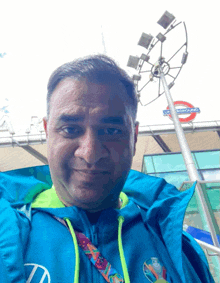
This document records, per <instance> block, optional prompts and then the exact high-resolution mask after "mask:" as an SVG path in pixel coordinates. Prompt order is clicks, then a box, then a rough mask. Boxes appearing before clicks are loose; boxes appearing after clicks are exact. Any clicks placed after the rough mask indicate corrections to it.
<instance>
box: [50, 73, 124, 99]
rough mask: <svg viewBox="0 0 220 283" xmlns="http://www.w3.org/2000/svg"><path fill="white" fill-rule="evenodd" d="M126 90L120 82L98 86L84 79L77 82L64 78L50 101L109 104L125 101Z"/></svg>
mask: <svg viewBox="0 0 220 283" xmlns="http://www.w3.org/2000/svg"><path fill="white" fill-rule="evenodd" d="M126 96H127V93H126V89H125V87H124V86H123V84H122V83H121V82H119V81H118V82H112V83H109V84H99V83H95V82H90V81H87V80H86V79H80V80H77V79H75V78H70V77H69V78H66V79H64V80H62V81H61V82H60V83H59V84H58V85H57V87H56V89H55V90H54V92H53V94H52V100H60V99H62V98H63V99H62V101H64V98H65V99H66V100H71V101H76V102H78V103H81V104H82V103H83V104H85V103H92V104H99V103H100V104H110V103H111V102H113V101H114V103H115V102H116V101H117V100H121V101H122V100H123V101H122V103H124V102H125V101H126V100H127V97H126Z"/></svg>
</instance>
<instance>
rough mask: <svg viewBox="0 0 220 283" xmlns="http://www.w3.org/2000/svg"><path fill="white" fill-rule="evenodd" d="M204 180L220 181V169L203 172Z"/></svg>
mask: <svg viewBox="0 0 220 283" xmlns="http://www.w3.org/2000/svg"><path fill="white" fill-rule="evenodd" d="M201 173H202V176H203V179H204V180H213V181H214V180H220V169H212V170H201Z"/></svg>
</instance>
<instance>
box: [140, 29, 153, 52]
mask: <svg viewBox="0 0 220 283" xmlns="http://www.w3.org/2000/svg"><path fill="white" fill-rule="evenodd" d="M152 39H153V36H152V35H151V34H146V33H144V32H143V33H142V35H141V38H140V39H139V42H138V45H140V46H143V47H145V48H148V47H149V45H150V43H151V41H152Z"/></svg>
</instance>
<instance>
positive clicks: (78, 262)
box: [64, 218, 80, 283]
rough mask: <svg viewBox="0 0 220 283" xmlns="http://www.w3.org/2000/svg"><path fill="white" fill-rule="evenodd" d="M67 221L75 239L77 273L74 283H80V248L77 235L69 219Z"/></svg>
mask: <svg viewBox="0 0 220 283" xmlns="http://www.w3.org/2000/svg"><path fill="white" fill-rule="evenodd" d="M64 220H65V221H66V223H67V225H68V228H69V230H70V233H71V235H72V238H73V244H74V248H75V273H74V281H73V282H74V283H79V264H80V259H79V247H78V243H77V239H76V234H75V232H74V229H73V226H72V224H71V222H70V220H69V219H68V218H64Z"/></svg>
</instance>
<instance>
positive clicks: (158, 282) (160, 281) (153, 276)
mask: <svg viewBox="0 0 220 283" xmlns="http://www.w3.org/2000/svg"><path fill="white" fill-rule="evenodd" d="M143 271H144V275H145V277H146V278H147V279H148V280H149V281H150V282H152V283H169V282H167V281H166V278H167V274H166V269H165V267H164V266H163V265H162V264H161V263H160V261H159V259H158V258H157V257H151V258H150V259H148V260H146V261H145V262H144V264H143Z"/></svg>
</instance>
